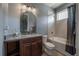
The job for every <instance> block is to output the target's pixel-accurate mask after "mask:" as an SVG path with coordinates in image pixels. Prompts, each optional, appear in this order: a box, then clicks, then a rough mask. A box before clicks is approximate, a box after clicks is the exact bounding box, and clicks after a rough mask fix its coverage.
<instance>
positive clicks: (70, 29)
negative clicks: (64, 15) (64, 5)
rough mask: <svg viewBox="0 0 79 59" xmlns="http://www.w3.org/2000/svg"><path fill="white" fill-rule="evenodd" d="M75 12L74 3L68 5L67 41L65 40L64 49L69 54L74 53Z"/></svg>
mask: <svg viewBox="0 0 79 59" xmlns="http://www.w3.org/2000/svg"><path fill="white" fill-rule="evenodd" d="M75 13H76V5H72V6H69V7H68V21H67V42H66V51H67V52H68V53H70V54H71V55H75V53H76V48H75V40H76V31H75Z"/></svg>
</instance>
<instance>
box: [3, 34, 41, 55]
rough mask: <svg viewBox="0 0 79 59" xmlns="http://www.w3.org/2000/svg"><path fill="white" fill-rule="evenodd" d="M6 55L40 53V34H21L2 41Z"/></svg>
mask: <svg viewBox="0 0 79 59" xmlns="http://www.w3.org/2000/svg"><path fill="white" fill-rule="evenodd" d="M4 47H5V55H6V56H40V55H42V35H21V36H19V37H12V38H9V39H7V40H5V41H4Z"/></svg>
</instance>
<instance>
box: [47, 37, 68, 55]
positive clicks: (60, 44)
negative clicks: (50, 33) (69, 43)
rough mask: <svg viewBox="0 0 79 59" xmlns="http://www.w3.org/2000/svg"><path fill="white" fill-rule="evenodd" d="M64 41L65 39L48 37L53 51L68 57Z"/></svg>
mask: <svg viewBox="0 0 79 59" xmlns="http://www.w3.org/2000/svg"><path fill="white" fill-rule="evenodd" d="M66 40H67V39H65V38H61V37H49V38H48V41H50V42H52V43H53V44H54V45H55V49H56V50H57V51H59V52H60V53H62V54H63V55H67V56H70V54H69V53H68V52H66V51H65V46H66Z"/></svg>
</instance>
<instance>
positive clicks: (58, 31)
mask: <svg viewBox="0 0 79 59" xmlns="http://www.w3.org/2000/svg"><path fill="white" fill-rule="evenodd" d="M55 36H57V37H62V38H67V19H63V20H59V21H56V24H55Z"/></svg>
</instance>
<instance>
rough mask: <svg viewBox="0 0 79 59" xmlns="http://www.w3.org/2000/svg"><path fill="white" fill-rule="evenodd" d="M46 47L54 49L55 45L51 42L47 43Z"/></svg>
mask: <svg viewBox="0 0 79 59" xmlns="http://www.w3.org/2000/svg"><path fill="white" fill-rule="evenodd" d="M45 46H46V48H47V49H54V47H55V45H54V44H52V43H50V42H45Z"/></svg>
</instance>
